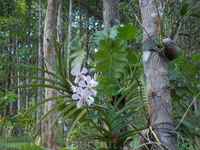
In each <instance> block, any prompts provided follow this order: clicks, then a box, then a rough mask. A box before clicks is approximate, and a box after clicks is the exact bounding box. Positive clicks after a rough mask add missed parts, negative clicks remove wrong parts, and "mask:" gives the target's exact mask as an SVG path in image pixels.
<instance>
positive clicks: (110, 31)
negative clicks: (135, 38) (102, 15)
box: [91, 26, 118, 46]
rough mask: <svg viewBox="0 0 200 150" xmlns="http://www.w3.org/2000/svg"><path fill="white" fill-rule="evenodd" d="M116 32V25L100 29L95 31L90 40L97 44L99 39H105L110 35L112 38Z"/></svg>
mask: <svg viewBox="0 0 200 150" xmlns="http://www.w3.org/2000/svg"><path fill="white" fill-rule="evenodd" d="M117 34H118V31H117V27H116V26H114V27H111V28H109V29H106V30H102V31H97V32H96V33H95V34H93V35H92V38H91V40H92V41H93V42H94V43H95V44H96V45H97V46H99V42H100V41H101V40H105V39H106V38H108V37H110V38H112V39H114V38H115V37H116V36H117Z"/></svg>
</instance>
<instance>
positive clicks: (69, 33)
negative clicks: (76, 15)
mask: <svg viewBox="0 0 200 150" xmlns="http://www.w3.org/2000/svg"><path fill="white" fill-rule="evenodd" d="M71 28H72V0H70V3H69V21H68V35H67V37H68V46H67V49H68V54H67V56H68V60H67V63H68V64H69V59H70V45H71V38H72V37H71V34H72V32H71Z"/></svg>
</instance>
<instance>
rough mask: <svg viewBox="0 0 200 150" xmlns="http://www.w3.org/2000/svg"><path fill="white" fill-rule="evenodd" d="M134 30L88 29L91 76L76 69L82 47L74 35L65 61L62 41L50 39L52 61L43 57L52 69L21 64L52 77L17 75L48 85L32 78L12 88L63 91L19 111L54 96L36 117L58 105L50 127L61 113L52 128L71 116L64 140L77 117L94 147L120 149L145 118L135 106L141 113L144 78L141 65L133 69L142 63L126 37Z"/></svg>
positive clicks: (84, 69) (124, 27)
mask: <svg viewBox="0 0 200 150" xmlns="http://www.w3.org/2000/svg"><path fill="white" fill-rule="evenodd" d="M136 33H137V30H136V28H135V27H133V26H131V25H127V26H123V27H118V28H117V27H113V28H110V29H108V30H103V31H99V32H97V33H96V34H94V35H93V37H92V41H93V43H94V44H95V47H96V48H97V49H98V51H97V52H95V53H94V57H95V64H94V70H95V71H96V72H98V71H99V73H97V74H95V75H94V77H93V78H92V77H91V76H90V75H88V74H87V73H88V69H86V68H83V69H81V64H83V60H84V59H83V58H84V54H85V50H84V48H82V45H84V44H83V43H82V41H81V40H78V39H75V40H74V41H73V42H72V47H71V52H72V53H71V60H70V61H67V59H66V58H68V56H67V50H66V49H65V48H64V49H63V47H62V45H60V44H59V43H57V42H56V40H55V43H54V45H55V50H56V54H57V63H56V64H52V63H51V62H49V61H48V60H47V59H45V60H46V61H47V62H48V63H49V64H50V65H51V67H52V68H53V69H54V70H55V72H56V74H54V73H52V72H49V71H48V70H45V69H41V68H37V67H33V66H28V65H23V64H21V66H24V67H30V68H34V69H37V70H41V71H43V72H44V73H47V74H50V75H51V76H54V77H55V78H56V79H57V80H52V79H47V78H44V77H35V76H32V77H30V76H20V77H22V78H31V79H38V80H43V81H48V82H51V83H52V84H53V85H52V86H50V85H45V84H41V85H38V84H31V85H22V86H18V87H15V88H23V87H48V88H54V89H57V90H58V91H60V93H62V94H61V95H57V96H54V97H51V98H48V99H45V100H43V101H42V102H40V103H38V104H36V105H34V106H33V107H32V108H30V109H29V110H28V111H27V112H26V113H25V114H24V117H25V116H26V115H27V114H28V113H30V112H32V111H34V110H35V109H36V108H37V107H38V106H39V105H42V104H44V103H45V102H47V101H50V100H53V99H57V102H58V103H57V105H55V106H54V107H53V108H52V109H51V110H50V111H49V112H47V113H46V114H44V116H43V117H42V118H41V121H42V120H43V119H44V118H45V117H46V116H47V115H49V114H50V113H51V112H53V111H54V110H59V111H60V113H59V115H58V116H57V117H56V119H55V120H54V122H53V123H52V124H51V126H50V128H49V130H51V129H52V127H53V126H54V125H55V124H56V123H57V122H58V120H59V118H61V117H62V121H61V122H60V123H59V126H58V129H57V132H58V131H59V128H60V127H62V126H63V124H64V123H65V122H66V120H67V119H71V120H73V123H72V125H71V127H70V128H69V130H68V134H67V141H69V139H70V138H72V137H71V134H72V131H73V130H74V128H75V127H76V126H77V125H78V124H79V123H81V122H85V128H87V131H88V130H89V132H88V133H86V135H85V136H84V137H83V138H90V139H91V141H98V142H97V143H98V144H97V145H94V144H93V147H94V148H95V149H110V150H121V149H123V146H124V145H126V143H128V141H129V140H131V136H132V135H135V134H138V132H140V130H142V129H141V128H139V127H137V125H141V124H142V125H143V124H145V122H144V118H143V116H141V114H143V113H142V112H143V111H140V114H139V112H138V110H139V109H141V108H143V109H144V110H145V101H146V97H145V96H144V95H145V94H146V93H145V90H144V89H145V88H144V86H145V84H144V83H145V82H144V80H143V78H138V77H137V76H140V74H141V71H140V70H141V69H137V68H141V64H142V63H141V62H140V54H139V53H136V52H134V50H133V49H131V48H130V47H128V46H126V43H127V41H128V40H130V39H132V38H134V36H135V35H136ZM64 47H67V46H64ZM63 51H64V55H63ZM77 57H78V59H77ZM68 62H69V63H68ZM90 66H91V64H90ZM71 68H73V69H71ZM73 76H75V77H73ZM138 87H139V88H138ZM85 104H86V105H85ZM41 121H40V122H41ZM136 124H137V125H136ZM102 143H103V144H102ZM101 144H102V145H101Z"/></svg>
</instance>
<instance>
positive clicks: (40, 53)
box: [36, 0, 43, 135]
mask: <svg viewBox="0 0 200 150" xmlns="http://www.w3.org/2000/svg"><path fill="white" fill-rule="evenodd" d="M42 12H43V11H42V0H40V1H39V16H38V17H39V22H38V24H39V30H38V58H37V59H38V67H39V68H43V63H42V61H43V51H42V50H43V47H42V35H43V34H42ZM42 76H43V73H42V71H40V70H38V77H42ZM38 84H42V80H38ZM42 89H43V88H42V87H38V89H37V103H39V102H41V101H42ZM41 116H42V108H41V106H40V107H39V108H38V110H37V112H36V124H37V126H39V128H38V134H39V135H41V124H39V125H38V123H39V121H40V119H41Z"/></svg>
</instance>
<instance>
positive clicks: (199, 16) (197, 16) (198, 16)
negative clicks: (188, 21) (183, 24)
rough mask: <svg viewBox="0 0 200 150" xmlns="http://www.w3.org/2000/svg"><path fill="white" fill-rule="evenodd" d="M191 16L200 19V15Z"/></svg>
mask: <svg viewBox="0 0 200 150" xmlns="http://www.w3.org/2000/svg"><path fill="white" fill-rule="evenodd" d="M190 16H192V17H196V18H200V15H199V14H191V15H190Z"/></svg>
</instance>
